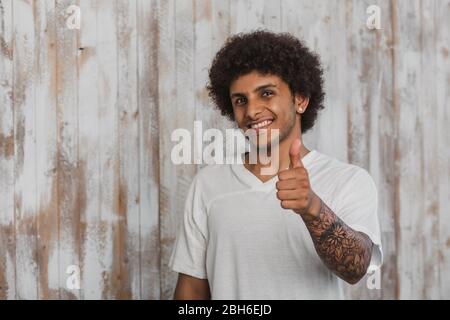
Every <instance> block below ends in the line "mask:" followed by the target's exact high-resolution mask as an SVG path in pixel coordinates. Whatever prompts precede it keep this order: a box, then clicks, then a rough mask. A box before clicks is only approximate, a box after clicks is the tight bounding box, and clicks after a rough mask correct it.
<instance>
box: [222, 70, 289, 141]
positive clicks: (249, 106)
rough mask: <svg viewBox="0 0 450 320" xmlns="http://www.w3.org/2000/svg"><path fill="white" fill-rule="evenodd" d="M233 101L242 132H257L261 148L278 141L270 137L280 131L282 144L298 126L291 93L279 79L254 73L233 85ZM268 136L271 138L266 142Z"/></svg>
mask: <svg viewBox="0 0 450 320" xmlns="http://www.w3.org/2000/svg"><path fill="white" fill-rule="evenodd" d="M230 98H231V103H232V105H233V111H234V118H235V120H236V122H237V124H238V126H239V128H240V129H241V130H243V131H244V132H246V131H247V130H249V129H254V130H255V131H256V135H257V145H258V147H260V148H261V147H268V146H269V145H270V144H271V142H272V141H273V139H274V138H275V135H273V134H272V135H271V134H270V132H271V130H272V129H278V130H279V131H278V132H279V137H278V139H279V142H280V143H281V142H282V141H283V140H284V139H285V138H286V137H287V136H289V134H290V133H291V131H292V129H293V128H294V126H295V122H296V119H297V117H296V116H295V115H296V112H295V105H294V102H293V97H292V94H291V91H290V90H289V86H288V84H287V83H286V82H284V81H283V80H282V79H281V78H280V77H278V76H276V75H262V74H260V73H258V72H256V71H253V72H251V73H248V74H246V75H243V76H240V77H239V78H237V79H236V80H235V81H233V82H232V83H231V86H230ZM261 129H267V131H265V130H261ZM260 130H261V131H260ZM265 132H267V134H269V137H264V138H262V136H263V134H264V133H265Z"/></svg>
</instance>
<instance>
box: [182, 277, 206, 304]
mask: <svg viewBox="0 0 450 320" xmlns="http://www.w3.org/2000/svg"><path fill="white" fill-rule="evenodd" d="M174 299H175V300H209V299H211V293H210V290H209V282H208V279H199V278H196V277H192V276H189V275H187V274H184V273H179V274H178V281H177V286H176V288H175V294H174Z"/></svg>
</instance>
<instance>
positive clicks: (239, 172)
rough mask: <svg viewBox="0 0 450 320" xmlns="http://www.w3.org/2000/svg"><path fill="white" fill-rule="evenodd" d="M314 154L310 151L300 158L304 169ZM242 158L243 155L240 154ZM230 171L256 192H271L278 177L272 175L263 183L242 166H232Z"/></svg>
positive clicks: (314, 151)
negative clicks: (256, 190)
mask: <svg viewBox="0 0 450 320" xmlns="http://www.w3.org/2000/svg"><path fill="white" fill-rule="evenodd" d="M315 154H316V150H314V149H313V150H310V151H309V152H308V153H307V154H306V155H305V156H303V158H302V163H303V165H304V166H305V167H308V166H309V165H310V164H311V162H312V161H313V158H314V156H315ZM242 156H243V154H242ZM231 169H232V171H233V173H234V174H235V175H236V177H237V178H238V179H239V180H241V181H242V182H243V183H245V184H246V185H248V186H249V187H251V188H252V189H258V190H271V189H272V188H273V187H274V186H275V184H276V182H277V181H278V176H277V175H274V176H273V177H272V178H270V179H269V180H267V181H265V182H263V181H261V180H260V179H259V178H258V177H257V176H255V175H254V174H253V173H252V172H251V171H250V170H248V169H247V168H246V167H245V166H244V164H243V163H242V164H232V165H231Z"/></svg>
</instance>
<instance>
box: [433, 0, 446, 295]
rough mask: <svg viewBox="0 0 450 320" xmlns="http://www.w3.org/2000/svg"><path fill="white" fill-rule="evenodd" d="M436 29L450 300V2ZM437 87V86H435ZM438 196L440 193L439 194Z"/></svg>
mask: <svg viewBox="0 0 450 320" xmlns="http://www.w3.org/2000/svg"><path fill="white" fill-rule="evenodd" d="M434 10H435V16H434V19H433V21H434V25H435V27H436V30H435V32H436V34H435V35H434V38H435V41H436V43H435V51H434V53H432V54H434V55H435V56H436V69H435V72H436V77H435V80H434V81H435V83H434V84H435V86H434V90H435V92H436V113H435V114H434V115H432V117H435V118H436V119H437V123H436V126H437V128H436V130H437V136H436V140H437V144H438V145H437V156H436V157H437V159H438V160H437V161H438V162H437V168H436V171H435V172H434V174H437V175H438V177H439V199H438V206H439V211H438V212H439V227H438V232H439V243H438V244H437V245H438V248H439V252H438V259H437V261H438V263H439V269H440V270H439V293H440V294H439V298H440V299H448V298H449V297H450V219H449V215H448V213H449V212H450V149H449V147H448V146H449V145H450V134H449V131H448V124H449V123H450V110H449V109H450V108H449V105H450V57H449V51H450V20H449V19H448V17H449V16H450V1H448V0H447V1H436V2H434ZM432 83H433V82H432ZM435 192H436V191H435Z"/></svg>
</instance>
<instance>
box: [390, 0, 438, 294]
mask: <svg viewBox="0 0 450 320" xmlns="http://www.w3.org/2000/svg"><path fill="white" fill-rule="evenodd" d="M429 4H430V3H429ZM430 5H431V7H428V4H426V3H425V2H424V1H414V2H402V1H399V2H398V7H397V14H398V19H397V20H398V32H399V35H402V36H401V37H400V36H399V37H398V43H397V47H396V51H397V54H396V55H397V60H396V66H395V68H396V71H395V72H396V74H397V76H398V90H399V91H398V101H399V124H398V128H399V140H398V155H399V157H400V159H399V161H400V165H401V171H400V172H399V173H398V174H399V178H398V179H399V181H398V182H399V185H398V188H399V190H398V192H399V226H400V228H399V230H397V232H399V243H400V247H399V248H397V255H398V265H397V268H398V270H397V271H398V274H400V275H401V278H400V279H399V288H398V289H399V292H398V298H400V299H430V298H435V297H437V295H438V292H437V286H438V282H439V267H438V265H436V263H435V261H436V260H437V256H438V252H437V251H436V250H434V245H435V244H436V243H438V238H439V236H438V234H437V232H436V231H437V230H438V223H439V215H438V213H437V206H438V204H437V201H438V200H437V199H436V196H435V192H436V189H437V181H436V180H435V179H436V178H437V172H433V171H434V170H436V165H437V163H436V162H435V157H436V155H437V146H436V145H435V140H436V138H435V137H434V134H435V132H434V131H435V129H436V123H435V121H436V120H437V119H436V118H434V119H433V117H430V115H431V114H436V109H435V108H436V100H435V99H436V96H435V94H432V93H431V94H430V90H432V88H431V87H430V86H434V84H432V83H430V81H433V79H434V77H435V72H436V68H437V66H436V64H435V58H436V56H435V55H434V54H431V55H430V54H429V53H431V52H430V51H429V49H428V48H427V46H431V47H433V49H432V51H433V52H434V50H435V49H434V47H435V43H434V41H435V37H434V23H432V21H433V20H432V18H431V17H430V16H431V15H432V4H430ZM427 16H429V17H427ZM426 20H428V21H426ZM425 54H426V56H425ZM427 130H431V132H430V133H428V132H426V131H427ZM428 137H429V138H428ZM427 153H428V154H427ZM412 199H419V200H416V201H411V200H412ZM413 252H414V253H415V254H414V255H413V254H412V253H413ZM435 266H436V267H435Z"/></svg>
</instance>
